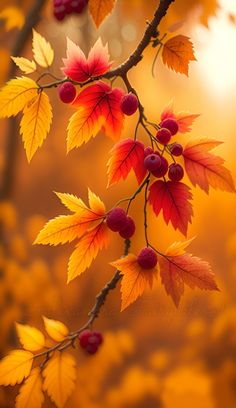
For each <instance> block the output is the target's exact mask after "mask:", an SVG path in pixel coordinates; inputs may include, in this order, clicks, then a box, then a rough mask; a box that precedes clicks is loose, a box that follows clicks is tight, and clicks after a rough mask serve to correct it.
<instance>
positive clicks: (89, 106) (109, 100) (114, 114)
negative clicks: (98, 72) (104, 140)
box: [67, 81, 124, 151]
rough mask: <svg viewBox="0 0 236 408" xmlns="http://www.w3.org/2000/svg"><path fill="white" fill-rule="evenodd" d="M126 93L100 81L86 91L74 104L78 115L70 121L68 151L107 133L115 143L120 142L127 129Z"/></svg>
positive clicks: (75, 114) (74, 115)
mask: <svg viewBox="0 0 236 408" xmlns="http://www.w3.org/2000/svg"><path fill="white" fill-rule="evenodd" d="M123 95H124V91H123V90H122V89H119V88H113V89H112V88H111V86H110V85H108V84H106V83H105V82H102V81H99V82H96V83H95V84H93V85H91V86H88V87H87V88H86V89H84V90H83V91H82V92H81V93H80V94H79V95H78V96H77V98H75V100H74V101H73V103H72V105H73V106H74V107H75V108H77V109H78V110H77V112H76V113H74V114H73V116H72V117H71V118H70V122H69V126H68V135H67V151H70V150H71V149H73V148H74V147H79V146H81V145H82V144H83V143H87V142H88V141H89V140H90V139H91V138H92V137H95V136H96V135H97V133H98V132H99V131H100V130H101V129H104V131H105V133H106V135H107V136H109V137H110V138H111V139H112V140H115V141H116V140H118V139H119V138H120V135H121V131H122V129H123V122H124V114H123V113H122V112H121V109H120V102H121V99H122V97H123Z"/></svg>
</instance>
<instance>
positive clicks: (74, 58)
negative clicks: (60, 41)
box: [62, 38, 112, 82]
mask: <svg viewBox="0 0 236 408" xmlns="http://www.w3.org/2000/svg"><path fill="white" fill-rule="evenodd" d="M63 63H64V67H63V68H62V71H63V73H64V74H65V75H66V76H68V77H69V78H70V79H72V80H73V81H76V82H85V81H87V80H88V79H90V78H92V77H98V76H100V75H103V74H105V73H106V72H107V71H108V70H109V69H110V67H111V65H112V62H109V53H108V47H107V44H106V45H105V46H103V44H102V41H101V38H99V39H98V40H97V41H96V43H95V44H94V46H93V47H92V49H91V50H90V52H89V55H88V59H86V57H85V55H84V53H83V51H82V50H81V48H80V47H79V46H78V45H76V44H75V43H74V42H73V41H71V40H70V39H69V38H67V58H64V59H63Z"/></svg>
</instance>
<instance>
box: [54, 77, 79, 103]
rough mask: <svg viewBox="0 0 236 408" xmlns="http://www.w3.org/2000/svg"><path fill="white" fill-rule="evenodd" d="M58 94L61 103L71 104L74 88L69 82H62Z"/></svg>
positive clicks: (74, 92) (74, 94)
mask: <svg viewBox="0 0 236 408" xmlns="http://www.w3.org/2000/svg"><path fill="white" fill-rule="evenodd" d="M58 94H59V97H60V99H61V101H62V102H64V103H71V102H73V100H74V99H75V97H76V88H75V86H74V85H73V84H72V83H71V82H64V84H62V85H60V86H59V88H58Z"/></svg>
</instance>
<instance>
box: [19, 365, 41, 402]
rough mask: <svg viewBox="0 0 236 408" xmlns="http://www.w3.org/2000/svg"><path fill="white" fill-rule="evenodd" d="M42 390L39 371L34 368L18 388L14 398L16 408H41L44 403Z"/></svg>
mask: <svg viewBox="0 0 236 408" xmlns="http://www.w3.org/2000/svg"><path fill="white" fill-rule="evenodd" d="M42 388H43V384H42V379H41V370H40V368H39V367H35V368H34V369H33V370H32V371H31V373H30V375H29V377H28V378H27V379H26V380H25V382H24V384H23V385H22V386H21V387H20V390H19V394H18V395H17V397H16V408H41V406H42V404H43V401H44V395H43V389H42Z"/></svg>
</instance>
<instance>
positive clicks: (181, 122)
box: [161, 101, 200, 133]
mask: <svg viewBox="0 0 236 408" xmlns="http://www.w3.org/2000/svg"><path fill="white" fill-rule="evenodd" d="M199 116H200V115H199V114H196V113H190V112H185V111H181V112H178V113H174V108H173V102H172V101H171V102H170V103H169V104H168V105H167V106H166V107H165V108H164V109H163V111H162V113H161V121H163V120H164V119H167V118H172V119H175V120H176V121H177V122H178V126H179V129H178V131H179V133H187V132H190V131H191V127H192V124H193V122H194V121H195V119H197V118H198V117H199Z"/></svg>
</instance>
